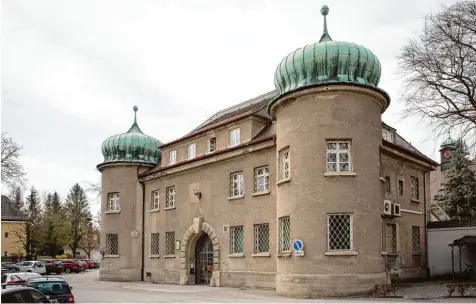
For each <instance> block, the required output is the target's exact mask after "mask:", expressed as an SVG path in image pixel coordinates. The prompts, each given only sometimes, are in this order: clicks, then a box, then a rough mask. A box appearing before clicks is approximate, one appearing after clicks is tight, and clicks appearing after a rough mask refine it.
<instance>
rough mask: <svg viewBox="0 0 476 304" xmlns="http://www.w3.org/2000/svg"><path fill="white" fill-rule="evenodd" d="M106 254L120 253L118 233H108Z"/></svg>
mask: <svg viewBox="0 0 476 304" xmlns="http://www.w3.org/2000/svg"><path fill="white" fill-rule="evenodd" d="M106 255H119V235H118V234H106Z"/></svg>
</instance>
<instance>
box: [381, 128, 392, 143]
mask: <svg viewBox="0 0 476 304" xmlns="http://www.w3.org/2000/svg"><path fill="white" fill-rule="evenodd" d="M382 138H383V139H385V140H386V141H389V142H393V133H392V132H390V131H388V130H382Z"/></svg>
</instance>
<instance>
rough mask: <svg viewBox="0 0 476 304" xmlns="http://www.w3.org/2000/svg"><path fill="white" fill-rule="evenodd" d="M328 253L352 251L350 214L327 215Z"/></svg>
mask: <svg viewBox="0 0 476 304" xmlns="http://www.w3.org/2000/svg"><path fill="white" fill-rule="evenodd" d="M327 242H328V245H327V246H328V250H329V251H342V250H352V247H353V244H352V214H340V213H338V214H328V215H327Z"/></svg>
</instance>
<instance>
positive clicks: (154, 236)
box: [150, 233, 159, 255]
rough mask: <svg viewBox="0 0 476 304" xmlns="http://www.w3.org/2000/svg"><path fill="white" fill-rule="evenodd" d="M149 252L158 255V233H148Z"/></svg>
mask: <svg viewBox="0 0 476 304" xmlns="http://www.w3.org/2000/svg"><path fill="white" fill-rule="evenodd" d="M150 254H151V255H159V234H158V233H151V234H150Z"/></svg>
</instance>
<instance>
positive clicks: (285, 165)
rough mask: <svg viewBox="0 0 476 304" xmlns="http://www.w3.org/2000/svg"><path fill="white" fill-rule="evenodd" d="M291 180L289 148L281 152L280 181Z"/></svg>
mask: <svg viewBox="0 0 476 304" xmlns="http://www.w3.org/2000/svg"><path fill="white" fill-rule="evenodd" d="M290 178H291V155H290V154H289V148H286V149H283V150H281V151H280V152H279V180H287V179H290Z"/></svg>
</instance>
